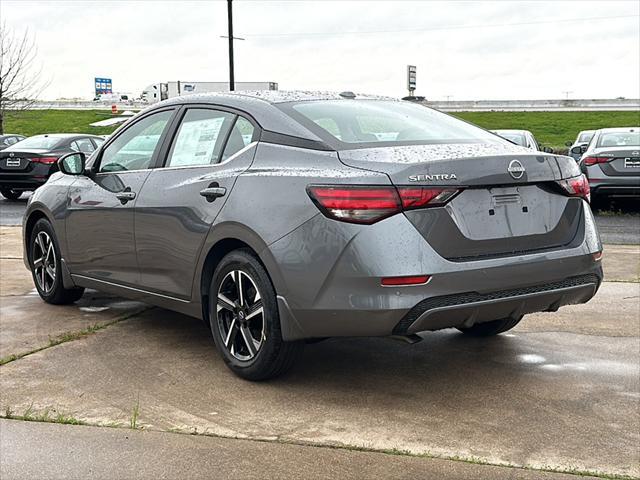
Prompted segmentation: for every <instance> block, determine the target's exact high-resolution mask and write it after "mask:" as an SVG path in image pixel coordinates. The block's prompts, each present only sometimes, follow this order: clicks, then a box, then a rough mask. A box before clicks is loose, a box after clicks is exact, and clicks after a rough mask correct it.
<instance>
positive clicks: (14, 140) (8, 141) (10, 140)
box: [4, 137, 22, 145]
mask: <svg viewBox="0 0 640 480" xmlns="http://www.w3.org/2000/svg"><path fill="white" fill-rule="evenodd" d="M20 140H22V139H21V138H18V137H9V138H7V139H6V140H5V141H4V143H6V144H7V145H13V144H14V143H18V142H19V141H20Z"/></svg>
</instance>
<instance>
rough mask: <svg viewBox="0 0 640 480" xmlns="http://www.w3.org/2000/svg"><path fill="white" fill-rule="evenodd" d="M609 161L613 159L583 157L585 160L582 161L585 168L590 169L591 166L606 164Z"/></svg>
mask: <svg viewBox="0 0 640 480" xmlns="http://www.w3.org/2000/svg"><path fill="white" fill-rule="evenodd" d="M611 160H613V157H585V159H584V160H582V161H583V162H584V164H585V165H586V166H588V167H590V166H591V165H595V164H597V163H607V162H610V161H611Z"/></svg>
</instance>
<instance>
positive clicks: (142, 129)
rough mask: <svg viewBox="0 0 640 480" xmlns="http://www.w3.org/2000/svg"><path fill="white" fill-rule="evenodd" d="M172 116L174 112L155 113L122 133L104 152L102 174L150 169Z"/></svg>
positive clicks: (101, 162)
mask: <svg viewBox="0 0 640 480" xmlns="http://www.w3.org/2000/svg"><path fill="white" fill-rule="evenodd" d="M171 115H173V110H166V111H164V112H159V113H154V114H152V115H149V116H148V117H146V118H144V119H142V120H140V121H138V122H136V123H134V124H133V125H131V126H130V127H129V128H127V129H126V130H125V131H124V132H122V134H120V135H119V136H118V137H117V138H116V139H115V140H114V141H113V142H112V143H111V144H110V145H108V146H107V148H105V149H104V151H103V152H102V158H101V160H100V172H120V171H126V170H143V169H145V168H149V167H150V166H151V159H152V158H153V153H154V152H155V150H156V147H157V146H158V142H159V141H160V137H162V133H163V132H164V130H165V128H166V127H167V124H168V123H169V119H170V118H171Z"/></svg>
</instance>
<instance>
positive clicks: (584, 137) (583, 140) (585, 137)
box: [565, 130, 595, 162]
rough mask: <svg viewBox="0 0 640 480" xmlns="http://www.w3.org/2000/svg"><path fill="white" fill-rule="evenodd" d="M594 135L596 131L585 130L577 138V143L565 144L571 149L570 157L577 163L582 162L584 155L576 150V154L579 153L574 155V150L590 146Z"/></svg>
mask: <svg viewBox="0 0 640 480" xmlns="http://www.w3.org/2000/svg"><path fill="white" fill-rule="evenodd" d="M594 133H595V130H583V131H581V132H580V133H578V136H577V137H576V140H575V142H573V143H572V142H567V143H565V145H566V146H567V147H569V156H570V157H572V158H573V159H574V160H575V161H576V162H577V161H579V160H580V157H581V156H582V153H580V150H578V149H576V150H575V152H578V153H573V152H574V148H575V147H579V146H581V145H589V142H590V141H591V139H592V138H593V134H594Z"/></svg>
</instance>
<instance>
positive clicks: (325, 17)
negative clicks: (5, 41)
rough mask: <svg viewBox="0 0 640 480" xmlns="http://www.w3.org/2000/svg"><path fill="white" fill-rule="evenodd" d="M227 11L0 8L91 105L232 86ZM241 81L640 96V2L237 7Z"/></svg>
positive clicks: (55, 86)
mask: <svg viewBox="0 0 640 480" xmlns="http://www.w3.org/2000/svg"><path fill="white" fill-rule="evenodd" d="M226 15H227V7H226V2H224V1H210V0H209V1H205V0H201V1H109V0H100V1H94V2H85V1H66V2H63V1H42V2H33V1H25V0H21V1H13V0H0V16H1V18H2V21H4V22H5V23H6V24H7V26H8V27H11V28H13V29H15V30H16V31H18V32H21V31H22V30H23V29H24V28H28V29H29V31H30V32H31V33H32V34H33V35H34V37H35V41H36V44H37V46H38V53H39V61H40V63H41V64H42V67H43V70H44V72H45V73H46V75H47V77H48V78H50V86H49V88H48V89H47V90H46V91H45V92H44V93H43V95H42V97H43V98H47V99H53V98H58V97H86V98H90V97H92V95H93V78H94V77H96V76H104V77H110V78H113V86H114V91H118V92H128V93H133V94H135V95H139V94H140V92H141V91H142V89H143V88H144V87H146V86H147V85H149V84H151V83H158V82H166V81H169V80H183V81H226V80H228V58H227V44H226V40H224V39H221V38H219V37H220V35H225V34H226V31H227V17H226ZM234 34H235V35H236V36H240V37H244V38H246V40H245V41H236V57H235V60H236V80H237V81H274V82H278V83H279V86H280V89H305V90H338V91H342V90H353V91H358V92H367V93H374V94H384V95H393V96H402V95H405V94H406V90H405V88H406V66H407V65H408V64H413V65H416V66H417V68H418V89H417V92H416V93H417V94H419V95H425V96H426V97H427V98H428V99H432V100H438V99H445V98H446V96H448V95H451V96H452V98H453V99H457V100H463V99H542V98H564V96H565V93H563V92H565V91H570V92H571V93H570V94H569V96H570V97H571V98H613V97H618V96H624V97H627V98H639V97H640V2H639V1H638V0H631V1H593V2H589V1H565V2H562V1H553V2H542V1H535V2H519V1H494V2H459V1H456V2H453V1H451V2H428V1H423V2H420V1H413V2H399V1H387V2H367V1H357V2H345V1H317V2H294V1H290V2H266V1H265V2H252V1H242V0H236V1H234Z"/></svg>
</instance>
